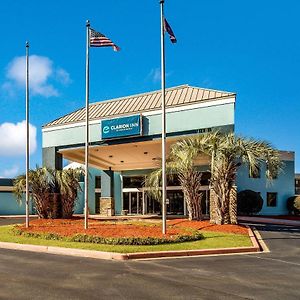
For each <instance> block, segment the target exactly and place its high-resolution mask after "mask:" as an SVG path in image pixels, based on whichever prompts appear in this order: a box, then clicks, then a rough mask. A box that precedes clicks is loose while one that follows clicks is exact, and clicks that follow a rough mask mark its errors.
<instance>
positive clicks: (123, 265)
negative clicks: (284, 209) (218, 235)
mask: <svg viewBox="0 0 300 300" xmlns="http://www.w3.org/2000/svg"><path fill="white" fill-rule="evenodd" d="M2 221H3V220H0V224H1V222H2ZM256 226H257V228H258V229H259V231H260V233H261V235H262V236H263V238H264V239H265V241H266V243H267V245H268V246H269V248H270V249H271V253H261V254H249V255H228V256H209V257H195V258H178V259H160V260H149V261H127V262H119V261H106V260H93V259H84V258H83V259H80V258H75V257H67V256H56V255H50V254H48V255H47V254H37V253H30V252H20V251H12V250H4V249H3V250H2V249H0V299H300V287H299V280H300V228H296V227H287V226H271V225H268V226H264V225H262V224H261V225H256Z"/></svg>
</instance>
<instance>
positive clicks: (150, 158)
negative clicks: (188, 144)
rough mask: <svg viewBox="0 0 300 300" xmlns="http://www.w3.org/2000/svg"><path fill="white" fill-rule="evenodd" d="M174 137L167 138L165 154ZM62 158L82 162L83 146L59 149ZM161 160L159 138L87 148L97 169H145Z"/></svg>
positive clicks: (201, 160) (200, 161)
mask: <svg viewBox="0 0 300 300" xmlns="http://www.w3.org/2000/svg"><path fill="white" fill-rule="evenodd" d="M175 141H176V139H175V138H169V139H167V154H168V153H169V149H170V145H171V144H172V143H174V142H175ZM59 153H61V154H62V155H63V158H65V159H68V160H71V161H75V162H78V163H81V164H84V153H85V149H84V147H78V148H69V149H63V150H60V151H59ZM160 161H161V140H160V139H157V140H151V141H142V142H132V143H123V144H115V145H99V146H91V147H90V148H89V165H90V166H92V167H95V168H97V169H102V170H108V169H111V170H113V171H126V170H145V169H154V168H157V167H159V165H160ZM196 164H197V165H208V164H209V157H208V156H206V155H201V157H199V159H197V161H196Z"/></svg>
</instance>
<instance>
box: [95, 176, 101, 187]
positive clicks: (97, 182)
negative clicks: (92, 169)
mask: <svg viewBox="0 0 300 300" xmlns="http://www.w3.org/2000/svg"><path fill="white" fill-rule="evenodd" d="M95 188H96V189H101V176H96V177H95Z"/></svg>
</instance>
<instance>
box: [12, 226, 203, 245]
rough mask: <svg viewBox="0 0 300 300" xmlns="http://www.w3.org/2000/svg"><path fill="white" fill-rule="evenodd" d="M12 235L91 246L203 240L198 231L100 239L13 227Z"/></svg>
mask: <svg viewBox="0 0 300 300" xmlns="http://www.w3.org/2000/svg"><path fill="white" fill-rule="evenodd" d="M12 232H13V234H14V235H21V236H24V237H34V238H40V239H46V240H62V241H69V242H79V243H93V244H107V245H160V244H168V243H169V244H170V243H182V242H191V241H198V240H201V239H203V235H202V234H201V233H199V232H198V231H196V232H194V233H193V234H191V235H175V236H173V237H171V238H159V237H101V236H94V235H88V234H76V235H74V236H71V237H65V236H61V235H58V234H56V233H36V232H26V231H23V230H21V229H20V228H17V227H14V228H13V229H12Z"/></svg>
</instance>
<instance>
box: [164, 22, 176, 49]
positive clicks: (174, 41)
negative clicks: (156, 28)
mask: <svg viewBox="0 0 300 300" xmlns="http://www.w3.org/2000/svg"><path fill="white" fill-rule="evenodd" d="M164 27H165V31H166V32H167V33H168V34H169V36H170V40H171V42H172V43H173V44H174V43H177V39H176V37H175V34H174V32H173V30H172V28H171V26H170V25H169V23H168V21H167V20H166V18H164Z"/></svg>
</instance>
